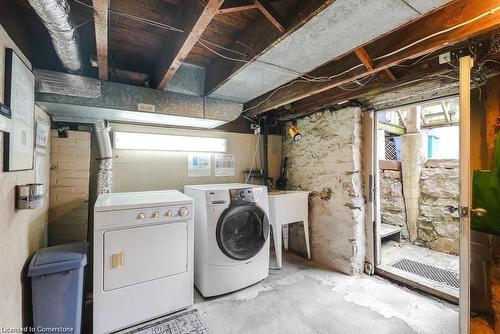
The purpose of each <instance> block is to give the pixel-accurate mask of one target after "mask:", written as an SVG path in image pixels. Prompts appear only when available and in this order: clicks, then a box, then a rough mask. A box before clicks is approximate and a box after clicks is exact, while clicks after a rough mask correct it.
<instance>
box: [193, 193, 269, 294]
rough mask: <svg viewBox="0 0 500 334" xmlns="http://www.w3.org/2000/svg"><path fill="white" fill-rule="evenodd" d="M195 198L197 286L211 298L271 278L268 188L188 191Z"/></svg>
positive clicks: (195, 278)
mask: <svg viewBox="0 0 500 334" xmlns="http://www.w3.org/2000/svg"><path fill="white" fill-rule="evenodd" d="M184 192H185V193H186V194H187V195H188V196H190V197H192V198H193V199H194V211H195V215H194V216H195V224H194V225H195V256H194V257H195V269H194V272H195V273H194V282H195V286H196V287H197V288H198V290H199V291H200V292H201V294H202V295H203V296H205V297H210V296H216V295H221V294H224V293H228V292H232V291H235V290H239V289H242V288H244V287H247V286H249V285H252V284H254V283H257V282H259V281H261V280H263V279H264V278H266V277H267V276H268V273H269V218H268V217H269V204H268V198H267V188H266V187H264V186H256V185H249V184H212V185H195V186H186V187H185V188H184Z"/></svg>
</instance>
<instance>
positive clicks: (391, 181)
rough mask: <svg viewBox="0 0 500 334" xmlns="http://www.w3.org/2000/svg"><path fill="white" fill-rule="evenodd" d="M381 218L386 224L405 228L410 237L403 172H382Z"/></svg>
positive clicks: (404, 232)
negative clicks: (407, 224)
mask: <svg viewBox="0 0 500 334" xmlns="http://www.w3.org/2000/svg"><path fill="white" fill-rule="evenodd" d="M380 217H381V221H382V223H384V224H389V225H396V226H401V227H403V235H404V236H405V237H408V229H407V227H406V209H405V200H404V197H403V182H402V176H401V170H391V169H381V170H380Z"/></svg>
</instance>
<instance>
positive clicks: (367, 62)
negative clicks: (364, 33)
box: [354, 47, 373, 71]
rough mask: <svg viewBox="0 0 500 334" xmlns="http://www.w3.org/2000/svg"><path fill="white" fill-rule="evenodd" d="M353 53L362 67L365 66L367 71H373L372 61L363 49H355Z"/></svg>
mask: <svg viewBox="0 0 500 334" xmlns="http://www.w3.org/2000/svg"><path fill="white" fill-rule="evenodd" d="M354 53H355V54H356V56H358V58H359V60H361V62H362V63H363V65H365V67H366V69H367V70H368V71H372V70H373V60H372V58H371V57H370V55H369V54H368V52H366V50H365V48H363V47H360V48H357V49H356V50H354Z"/></svg>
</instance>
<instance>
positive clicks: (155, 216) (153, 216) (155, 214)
mask: <svg viewBox="0 0 500 334" xmlns="http://www.w3.org/2000/svg"><path fill="white" fill-rule="evenodd" d="M151 217H152V218H158V217H160V212H158V211H155V212H153V214H152V215H151Z"/></svg>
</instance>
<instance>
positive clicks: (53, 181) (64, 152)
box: [49, 130, 90, 245]
mask: <svg viewBox="0 0 500 334" xmlns="http://www.w3.org/2000/svg"><path fill="white" fill-rule="evenodd" d="M89 169H90V133H89V132H81V131H68V138H59V137H58V133H57V130H52V132H51V150H50V211H49V218H50V221H49V244H50V245H57V244H62V243H67V242H72V241H79V240H85V239H86V237H87V223H88V201H89Z"/></svg>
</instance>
